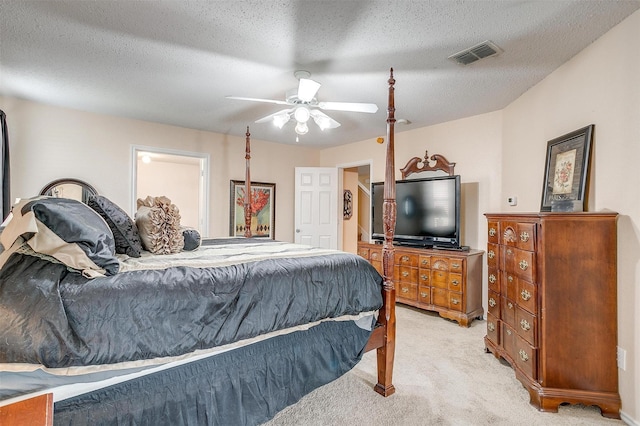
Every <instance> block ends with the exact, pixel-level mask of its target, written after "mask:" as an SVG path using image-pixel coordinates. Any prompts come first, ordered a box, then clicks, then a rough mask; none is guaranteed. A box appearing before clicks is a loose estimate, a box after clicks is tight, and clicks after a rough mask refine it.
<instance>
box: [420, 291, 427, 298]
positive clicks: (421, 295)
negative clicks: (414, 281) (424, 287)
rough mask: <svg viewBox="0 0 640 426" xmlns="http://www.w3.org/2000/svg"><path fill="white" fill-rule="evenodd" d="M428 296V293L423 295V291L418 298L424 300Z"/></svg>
mask: <svg viewBox="0 0 640 426" xmlns="http://www.w3.org/2000/svg"><path fill="white" fill-rule="evenodd" d="M428 295H429V293H425V292H424V291H422V292H420V297H422V298H425V297H427V296H428Z"/></svg>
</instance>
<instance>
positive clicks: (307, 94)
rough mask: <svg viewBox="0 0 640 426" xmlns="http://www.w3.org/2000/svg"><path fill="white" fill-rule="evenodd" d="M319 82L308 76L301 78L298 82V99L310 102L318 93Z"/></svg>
mask: <svg viewBox="0 0 640 426" xmlns="http://www.w3.org/2000/svg"><path fill="white" fill-rule="evenodd" d="M320 86H321V84H320V83H318V82H317V81H313V80H311V79H309V78H301V79H300V82H299V83H298V99H300V100H301V101H302V102H311V101H312V100H313V98H314V97H315V96H316V93H318V89H320Z"/></svg>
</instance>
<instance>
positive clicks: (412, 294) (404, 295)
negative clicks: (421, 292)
mask: <svg viewBox="0 0 640 426" xmlns="http://www.w3.org/2000/svg"><path fill="white" fill-rule="evenodd" d="M396 286H397V292H396V298H399V299H408V300H418V286H417V285H415V284H409V283H403V282H399V283H396Z"/></svg>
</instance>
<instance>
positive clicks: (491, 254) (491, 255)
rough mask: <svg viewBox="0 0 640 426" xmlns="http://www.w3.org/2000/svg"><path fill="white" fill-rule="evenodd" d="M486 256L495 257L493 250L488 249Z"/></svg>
mask: <svg viewBox="0 0 640 426" xmlns="http://www.w3.org/2000/svg"><path fill="white" fill-rule="evenodd" d="M487 256H488V257H489V259H493V258H494V257H496V254H495V252H494V251H493V250H489V253H487Z"/></svg>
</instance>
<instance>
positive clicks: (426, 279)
mask: <svg viewBox="0 0 640 426" xmlns="http://www.w3.org/2000/svg"><path fill="white" fill-rule="evenodd" d="M420 279H421V280H422V281H429V275H426V274H422V275H420Z"/></svg>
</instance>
